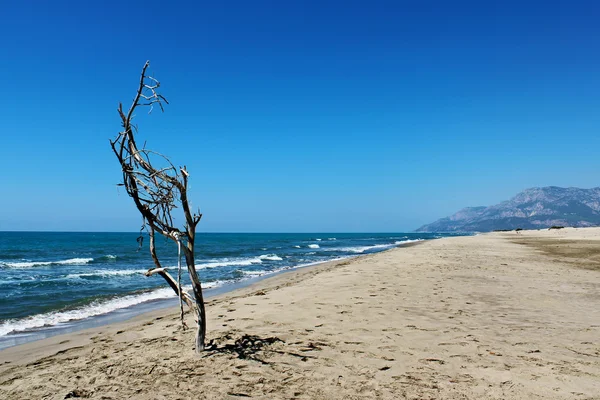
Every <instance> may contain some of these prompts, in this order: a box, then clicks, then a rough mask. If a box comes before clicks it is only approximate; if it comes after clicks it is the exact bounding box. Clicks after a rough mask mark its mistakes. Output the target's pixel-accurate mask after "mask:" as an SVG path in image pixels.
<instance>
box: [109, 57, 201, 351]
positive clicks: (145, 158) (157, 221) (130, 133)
mask: <svg viewBox="0 0 600 400" xmlns="http://www.w3.org/2000/svg"><path fill="white" fill-rule="evenodd" d="M149 65H150V62H148V61H147V62H146V63H145V64H144V66H143V68H142V73H141V75H140V80H139V84H138V89H137V91H136V94H135V96H134V99H133V102H132V104H131V106H130V108H129V110H128V111H127V113H125V111H124V110H123V105H122V104H121V103H119V107H118V108H117V112H118V114H119V117H120V118H121V125H122V128H123V130H122V131H121V132H119V133H118V134H117V137H116V138H115V139H114V140H111V141H110V145H111V147H112V150H113V152H114V154H115V156H116V157H117V159H118V161H119V163H120V164H121V169H122V173H123V183H122V184H121V185H122V186H124V187H125V190H126V191H127V194H128V195H129V196H130V197H131V198H132V199H133V202H134V203H135V205H136V207H137V209H138V211H139V212H140V213H141V214H142V217H143V219H144V225H145V226H146V227H147V230H148V233H149V236H150V254H151V256H152V260H153V262H154V265H155V266H156V268H154V269H151V270H149V271H148V272H147V273H146V276H152V275H155V274H157V275H160V276H162V277H163V278H164V279H165V281H166V282H167V283H168V284H169V286H171V288H173V290H174V291H175V293H176V294H177V295H178V296H179V298H180V304H181V307H183V302H184V301H185V303H186V304H187V305H188V306H189V307H190V309H192V310H193V311H194V314H195V316H196V320H197V328H198V329H197V333H196V351H197V352H199V351H201V350H203V349H204V338H205V333H206V317H205V310H204V300H203V296H202V287H201V284H200V279H199V277H198V274H197V272H196V266H195V264H194V239H195V231H196V225H197V224H198V222H200V218H201V217H202V214H200V213H199V212H198V214H192V212H191V211H190V207H189V201H188V195H187V189H188V178H189V173H188V172H187V170H186V168H185V166H184V167H183V168H179V169H177V168H175V166H174V165H173V163H171V161H170V160H169V158H168V157H166V156H164V155H162V154H160V153H157V152H154V151H151V150H148V149H146V143H145V142H144V145H143V147H142V148H141V149H140V148H138V146H137V143H136V137H135V135H136V134H137V132H138V130H137V127H136V126H135V125H133V123H132V120H133V117H134V115H135V111H136V109H137V108H139V107H149V108H150V112H152V110H153V107H154V106H155V105H158V106H159V107H160V108H161V110H163V111H164V108H163V103H164V104H169V102H168V101H167V99H165V98H164V97H163V96H162V95H161V94H160V93H158V92H157V90H158V88H160V82H159V81H158V80H157V79H155V78H154V77H151V76H147V75H146V71H147V69H148V67H149ZM134 133H135V134H134ZM155 165H156V166H157V167H155ZM178 207H181V209H182V211H183V214H184V217H185V226H184V227H183V229H180V228H178V227H176V226H175V225H174V219H173V214H172V212H173V210H175V209H177V208H178ZM156 232H158V233H159V234H161V235H163V236H164V237H166V238H169V239H171V240H173V241H174V242H176V243H177V244H178V248H179V249H180V251H181V250H183V253H184V255H185V260H186V264H187V270H188V274H189V276H190V279H191V281H192V289H193V292H194V294H193V297H192V296H191V295H190V294H188V293H186V292H185V291H184V290H183V289H182V287H181V267H180V268H179V275H178V280H177V281H175V279H173V277H172V276H171V275H170V274H169V273H168V272H167V270H166V269H165V268H163V267H162V265H161V263H160V260H159V258H158V256H157V254H156V247H155V233H156ZM182 245H183V246H182ZM181 312H182V322H183V308H181Z"/></svg>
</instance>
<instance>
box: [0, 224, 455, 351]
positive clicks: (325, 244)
mask: <svg viewBox="0 0 600 400" xmlns="http://www.w3.org/2000/svg"><path fill="white" fill-rule="evenodd" d="M443 236H449V235H447V234H446V235H444V234H432V233H319V234H316V233H198V234H197V237H196V268H197V270H198V272H199V275H200V278H201V280H202V286H203V288H204V289H205V291H206V295H207V296H208V297H210V296H211V295H214V294H215V293H219V292H224V291H228V290H233V289H235V288H238V287H240V286H244V285H248V284H251V283H253V282H255V281H256V280H259V279H263V278H264V277H267V276H271V275H273V274H277V273H282V272H283V271H288V270H293V269H296V268H302V267H306V266H309V265H315V264H318V263H323V262H327V261H332V260H339V259H344V258H349V257H356V256H359V255H361V254H369V253H376V252H380V251H384V250H387V249H391V248H393V247H398V246H402V245H403V244H406V243H411V242H415V241H421V240H432V239H437V238H440V237H443ZM139 237H140V234H139V233H93V232H90V233H81V232H77V233H68V232H0V349H2V348H6V347H10V346H14V345H17V344H21V343H26V342H28V341H32V340H37V339H41V338H45V337H49V336H53V335H57V334H61V333H66V332H72V331H75V330H79V329H84V328H88V327H92V326H99V325H102V324H106V323H111V322H114V321H119V320H124V319H128V318H131V317H132V316H135V315H138V314H140V313H143V312H146V311H149V310H153V309H158V308H162V307H169V306H172V305H175V304H177V297H176V295H175V294H174V292H173V290H172V289H171V288H169V287H168V286H167V285H166V282H165V281H164V280H163V278H161V277H160V276H158V275H156V276H152V277H146V276H144V272H146V271H147V270H148V269H149V268H152V267H153V264H152V260H151V258H150V254H149V249H148V238H147V237H145V236H142V237H143V238H144V240H142V241H141V246H140V243H139V240H138V238H139ZM157 253H158V255H159V258H161V259H162V263H163V266H165V267H168V268H169V271H170V273H171V274H172V275H173V276H175V277H176V276H177V272H178V269H177V263H178V255H177V246H176V244H175V243H174V242H172V241H170V240H166V239H163V238H157ZM182 263H183V266H184V269H183V275H182V283H183V284H184V285H186V286H188V287H189V279H188V277H187V272H186V271H185V262H184V261H182Z"/></svg>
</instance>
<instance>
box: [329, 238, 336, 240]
mask: <svg viewBox="0 0 600 400" xmlns="http://www.w3.org/2000/svg"><path fill="white" fill-rule="evenodd" d="M327 240H337V239H336V238H327Z"/></svg>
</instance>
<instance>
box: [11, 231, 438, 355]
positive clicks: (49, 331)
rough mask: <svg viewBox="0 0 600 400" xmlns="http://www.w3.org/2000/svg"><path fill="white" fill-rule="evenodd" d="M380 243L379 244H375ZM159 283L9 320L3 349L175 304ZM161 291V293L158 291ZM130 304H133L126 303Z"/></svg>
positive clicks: (228, 284) (216, 291) (242, 283)
mask: <svg viewBox="0 0 600 400" xmlns="http://www.w3.org/2000/svg"><path fill="white" fill-rule="evenodd" d="M405 237H406V236H405ZM414 240H416V241H417V242H418V241H421V240H428V239H420V238H418V239H408V240H407V241H405V243H401V244H398V242H396V245H394V244H390V245H389V246H387V248H385V249H386V250H387V249H389V248H394V247H397V246H405V245H407V244H410V243H412V242H413V241H414ZM378 246H380V245H377V246H373V247H378ZM379 251H381V250H379V249H377V250H374V251H369V252H367V253H363V254H350V255H342V256H338V257H337V258H334V257H332V258H330V259H329V260H322V261H316V262H310V261H309V260H306V261H309V262H306V263H300V264H298V265H293V264H292V265H287V266H285V265H284V266H282V267H280V268H277V269H275V270H274V271H268V270H267V271H259V272H263V273H262V274H257V275H254V276H249V277H246V278H241V279H237V280H233V279H230V280H224V281H219V280H218V281H217V285H214V284H213V283H211V282H212V281H211V282H209V283H208V284H206V286H208V287H206V288H205V289H204V293H205V297H213V296H217V295H220V294H222V293H226V292H229V291H232V290H237V289H239V288H243V287H246V286H248V285H253V284H254V283H256V282H260V281H261V280H262V279H266V278H269V277H271V276H277V275H278V274H280V273H286V272H288V271H293V270H296V269H301V268H305V267H310V266H312V265H317V264H321V263H325V262H331V261H336V260H343V259H347V258H352V257H356V256H361V255H364V254H372V253H376V252H379ZM111 257H113V256H111ZM261 257H262V256H261ZM279 260H281V259H280V258H279ZM158 285H159V286H156V287H155V288H154V289H150V290H145V291H139V292H131V293H123V294H121V295H120V296H116V297H114V298H111V297H107V298H106V299H101V300H99V301H98V302H97V303H95V302H92V303H90V304H89V305H88V306H85V307H82V308H73V309H66V310H55V311H48V312H47V313H41V314H36V315H31V316H30V317H23V318H21V319H15V320H10V319H7V320H5V325H7V326H0V328H3V330H4V331H3V332H2V333H3V335H2V336H0V351H2V350H3V349H6V348H10V347H13V346H15V345H21V344H25V343H28V342H31V341H36V340H43V339H46V338H49V337H52V336H56V335H63V334H68V333H73V332H76V331H79V330H82V329H88V328H92V327H100V326H103V325H106V324H111V323H118V322H121V321H126V320H128V319H131V318H133V317H135V316H136V315H139V314H143V313H146V312H149V311H152V310H155V309H162V308H168V307H175V305H176V301H177V300H176V297H174V295H173V293H172V291H171V290H169V288H168V286H161V285H160V282H158ZM203 286H204V285H203ZM158 292H161V293H160V294H157V293H158ZM137 297H143V298H145V299H140V300H141V301H140V300H138V299H137ZM119 302H123V303H125V304H123V305H121V306H119V305H118V304H117V303H119ZM127 303H129V304H130V305H127ZM94 308H97V309H94ZM103 308H106V310H103ZM87 309H90V310H87ZM77 314H79V315H77ZM85 314H88V315H85ZM7 328H8V329H7ZM11 328H12V329H18V330H16V331H13V332H11V333H9V334H7V335H6V334H5V333H6V332H7V330H10V329H11ZM0 330H1V329H0Z"/></svg>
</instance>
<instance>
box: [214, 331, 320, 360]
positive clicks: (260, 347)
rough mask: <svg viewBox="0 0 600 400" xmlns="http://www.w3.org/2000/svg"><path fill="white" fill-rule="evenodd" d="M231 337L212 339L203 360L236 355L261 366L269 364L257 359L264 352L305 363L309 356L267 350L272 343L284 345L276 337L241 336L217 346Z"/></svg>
mask: <svg viewBox="0 0 600 400" xmlns="http://www.w3.org/2000/svg"><path fill="white" fill-rule="evenodd" d="M232 339H233V337H232V336H231V335H229V334H227V335H225V336H223V337H221V338H219V339H217V340H215V339H212V340H211V341H210V342H209V343H208V345H207V346H206V347H205V353H206V354H205V355H204V356H203V358H207V357H211V356H214V355H215V354H233V355H236V356H237V358H239V359H242V360H252V361H257V362H259V363H261V364H265V365H268V364H271V363H270V362H268V361H265V360H263V359H261V358H259V355H260V354H261V353H264V352H272V353H278V354H286V355H291V356H294V357H299V358H300V359H301V360H302V361H306V360H307V359H308V358H309V357H310V356H307V355H302V354H298V353H293V352H289V351H281V350H275V349H271V348H269V347H270V346H271V345H273V344H274V343H278V342H280V343H285V341H283V340H281V339H279V338H278V337H275V336H272V337H264V338H261V337H260V336H257V335H247V334H246V335H243V336H242V337H240V338H238V339H236V340H235V341H234V342H233V343H226V344H223V345H218V344H217V343H216V341H222V340H232Z"/></svg>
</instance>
